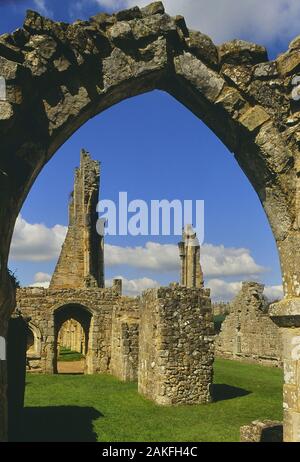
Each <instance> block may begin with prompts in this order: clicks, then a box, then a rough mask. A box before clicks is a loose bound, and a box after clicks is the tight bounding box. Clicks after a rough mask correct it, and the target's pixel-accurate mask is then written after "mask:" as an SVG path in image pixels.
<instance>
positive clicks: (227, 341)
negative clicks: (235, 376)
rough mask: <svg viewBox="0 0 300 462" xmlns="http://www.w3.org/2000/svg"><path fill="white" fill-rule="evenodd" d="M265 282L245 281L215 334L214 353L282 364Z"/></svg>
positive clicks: (276, 364)
mask: <svg viewBox="0 0 300 462" xmlns="http://www.w3.org/2000/svg"><path fill="white" fill-rule="evenodd" d="M263 291H264V285H263V284H258V283H256V282H244V283H243V284H242V289H241V291H240V292H239V293H238V295H237V296H236V297H235V299H234V300H233V302H232V303H230V313H229V314H228V315H227V316H226V318H225V320H224V321H223V323H222V327H221V332H220V334H219V335H218V336H217V337H216V347H215V348H216V349H215V352H216V355H217V356H220V357H223V358H227V359H238V360H243V361H249V362H257V363H260V364H265V365H272V366H281V365H282V354H281V352H282V340H281V335H280V332H279V328H278V327H277V326H276V324H274V322H273V321H272V320H271V319H270V317H269V314H268V309H269V304H268V302H267V300H266V298H265V297H264V295H263Z"/></svg>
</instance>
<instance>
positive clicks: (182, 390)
mask: <svg viewBox="0 0 300 462" xmlns="http://www.w3.org/2000/svg"><path fill="white" fill-rule="evenodd" d="M213 341H214V327H213V316H212V311H211V301H210V298H209V290H207V289H202V288H186V287H182V286H179V285H171V286H170V287H161V288H159V289H150V290H148V291H146V292H144V294H143V297H142V299H141V321H140V350H139V392H140V393H142V394H143V395H144V396H146V397H147V398H150V399H152V400H154V401H155V402H156V403H158V404H164V405H170V404H197V403H207V402H209V401H210V399H211V396H210V385H211V383H212V378H213V361H214V347H213Z"/></svg>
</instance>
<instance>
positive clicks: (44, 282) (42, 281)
mask: <svg viewBox="0 0 300 462" xmlns="http://www.w3.org/2000/svg"><path fill="white" fill-rule="evenodd" d="M50 281H51V275H50V274H48V273H42V272H38V273H35V275H34V283H33V284H31V285H30V287H44V289H48V287H49V284H50Z"/></svg>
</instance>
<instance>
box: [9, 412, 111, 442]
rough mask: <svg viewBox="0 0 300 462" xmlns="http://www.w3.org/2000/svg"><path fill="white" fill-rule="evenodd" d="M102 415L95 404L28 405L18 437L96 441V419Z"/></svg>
mask: <svg viewBox="0 0 300 462" xmlns="http://www.w3.org/2000/svg"><path fill="white" fill-rule="evenodd" d="M99 417H103V415H102V414H101V413H100V412H99V411H97V410H96V409H95V408H93V407H80V406H53V407H27V408H25V409H24V411H23V418H22V423H21V430H20V434H19V435H18V436H16V437H15V439H14V440H15V441H34V442H38V441H48V442H49V441H51V442H56V441H65V442H69V441H81V442H86V441H88V442H92V441H97V435H96V433H95V432H94V430H93V421H94V420H96V419H98V418H99Z"/></svg>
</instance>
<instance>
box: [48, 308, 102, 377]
mask: <svg viewBox="0 0 300 462" xmlns="http://www.w3.org/2000/svg"><path fill="white" fill-rule="evenodd" d="M52 313H53V322H54V357H53V371H54V373H57V372H58V369H57V360H58V359H57V358H58V347H59V345H58V338H59V332H60V330H61V328H62V326H63V325H64V323H65V322H66V321H69V320H75V321H76V322H77V323H79V324H80V326H81V327H82V330H83V332H84V341H85V345H84V352H85V356H86V366H85V371H86V372H87V373H90V372H91V371H90V367H89V364H90V362H92V359H93V358H91V357H92V356H93V335H92V329H93V327H92V326H93V323H92V322H93V314H92V313H93V311H91V310H90V309H89V308H87V307H86V306H85V305H83V304H82V303H70V302H69V301H68V302H67V303H65V304H60V306H56V307H55V308H54V309H52Z"/></svg>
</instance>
